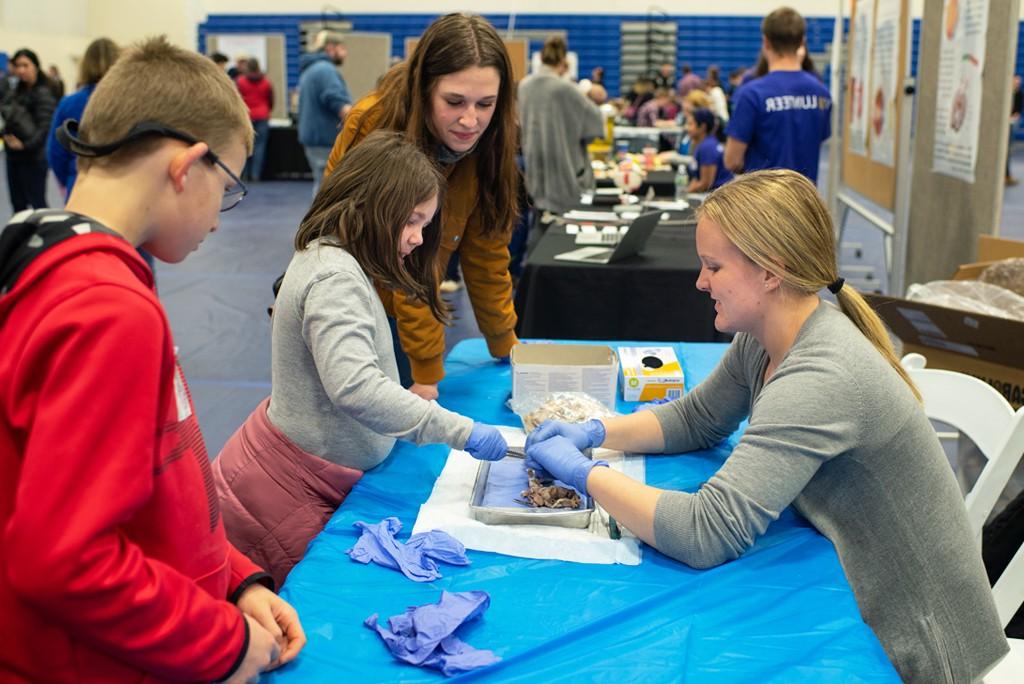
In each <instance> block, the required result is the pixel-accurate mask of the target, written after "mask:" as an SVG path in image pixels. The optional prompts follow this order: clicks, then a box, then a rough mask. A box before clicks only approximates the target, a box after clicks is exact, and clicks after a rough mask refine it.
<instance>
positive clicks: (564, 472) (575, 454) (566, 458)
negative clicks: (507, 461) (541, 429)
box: [526, 435, 608, 494]
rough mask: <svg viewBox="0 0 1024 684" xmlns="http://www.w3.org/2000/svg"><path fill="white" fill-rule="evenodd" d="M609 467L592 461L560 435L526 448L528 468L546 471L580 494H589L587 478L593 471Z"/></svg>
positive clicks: (601, 462) (604, 462) (602, 462)
mask: <svg viewBox="0 0 1024 684" xmlns="http://www.w3.org/2000/svg"><path fill="white" fill-rule="evenodd" d="M607 465H608V462H607V461H592V460H590V459H589V458H587V457H586V456H584V455H583V454H581V453H580V450H579V449H577V448H576V446H575V445H574V444H573V443H572V442H570V441H569V440H568V439H566V438H565V437H562V436H560V435H555V436H554V437H550V438H548V439H546V440H544V441H543V442H539V443H537V444H534V445H533V446H529V445H527V447H526V467H527V468H533V469H537V468H540V469H541V470H546V471H547V472H548V473H550V474H551V475H552V476H553V477H554V478H555V479H556V480H561V481H562V482H564V483H565V484H567V485H569V486H570V487H572V488H573V489H575V490H576V491H577V492H579V493H580V494H588V492H587V476H588V475H589V474H590V471H591V469H593V467H594V466H607Z"/></svg>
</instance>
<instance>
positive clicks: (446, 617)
mask: <svg viewBox="0 0 1024 684" xmlns="http://www.w3.org/2000/svg"><path fill="white" fill-rule="evenodd" d="M490 604H491V597H490V596H489V595H488V594H487V592H485V591H456V592H449V591H443V590H442V591H441V599H440V600H439V601H438V602H437V603H429V604H427V605H425V606H412V607H410V608H407V609H406V611H405V612H404V613H402V614H401V615H395V616H393V617H390V618H388V627H390V629H388V628H385V627H382V626H381V625H379V624H377V614H376V613H374V614H373V615H371V616H370V617H368V618H366V620H365V621H364V622H363V624H364V625H366V626H367V627H369V628H370V629H372V630H374V631H375V632H377V634H378V635H379V636H380V638H381V639H383V640H384V644H385V645H386V646H387V648H388V650H389V651H391V654H392V655H393V656H394V657H395V658H397V659H398V660H401V661H403V662H406V663H409V664H410V665H417V666H419V667H431V668H434V669H437V670H440V671H441V672H443V673H444V674H445V675H446V676H448V677H451V676H454V675H456V674H459V673H460V672H468V671H469V670H475V669H476V668H479V667H486V666H487V665H490V664H492V663H496V662H498V661H499V660H501V658H499V657H498V656H496V655H494V653H493V652H492V651H488V650H484V649H477V648H473V647H472V646H470V645H469V644H467V643H466V642H464V641H462V640H461V639H459V638H458V637H457V636H455V630H456V629H458V628H459V627H460V626H461V625H463V624H465V623H467V622H470V621H471V620H474V619H476V618H478V617H479V616H481V615H483V613H484V611H486V610H487V608H488V606H490Z"/></svg>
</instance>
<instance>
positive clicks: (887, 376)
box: [526, 170, 1008, 684]
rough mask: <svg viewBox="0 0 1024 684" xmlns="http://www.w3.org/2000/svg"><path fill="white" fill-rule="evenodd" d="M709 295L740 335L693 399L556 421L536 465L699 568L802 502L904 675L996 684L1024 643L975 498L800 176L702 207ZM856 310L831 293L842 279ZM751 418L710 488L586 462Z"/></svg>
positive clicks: (741, 187)
mask: <svg viewBox="0 0 1024 684" xmlns="http://www.w3.org/2000/svg"><path fill="white" fill-rule="evenodd" d="M697 216H698V223H697V253H698V256H699V257H700V260H701V264H702V268H701V273H700V276H699V277H698V279H697V288H698V289H700V290H702V291H704V292H707V293H708V294H709V295H710V296H711V298H712V299H714V300H715V311H716V312H717V317H716V319H715V327H716V328H717V329H718V330H720V331H723V332H735V333H737V335H736V338H735V339H734V341H733V343H732V345H731V346H730V347H729V349H728V350H727V351H726V353H725V356H724V357H723V358H722V361H721V363H720V364H719V365H718V367H717V368H716V369H715V370H714V371H713V372H712V374H711V375H710V376H709V377H708V378H707V380H705V381H704V382H703V383H701V384H700V385H699V386H697V387H696V388H694V390H693V391H692V392H690V393H689V394H687V395H686V396H685V397H683V398H682V399H680V400H676V401H672V402H669V403H667V404H664V405H662V406H655V407H652V408H651V409H650V410H646V411H638V412H636V413H634V414H632V415H628V416H619V417H615V418H609V419H605V420H603V421H601V420H592V421H588V422H587V423H582V424H579V425H573V424H567V423H557V422H549V423H546V424H544V425H541V426H540V427H538V428H537V429H536V430H535V431H534V432H533V433H531V435H530V437H529V438H528V439H527V442H526V452H527V465H537V466H540V467H542V468H543V469H545V470H547V471H549V472H550V473H551V474H552V475H554V476H555V477H557V478H558V479H560V480H562V481H564V482H566V483H568V484H571V485H573V486H574V487H576V488H577V489H578V490H579V491H581V492H589V493H590V495H591V496H593V497H594V498H595V499H596V501H597V502H598V503H600V504H601V505H602V506H603V507H604V508H605V509H606V510H607V511H608V513H609V514H610V515H612V516H614V517H615V519H616V520H618V521H619V523H620V524H624V525H625V526H626V527H628V528H629V529H630V530H632V531H633V532H634V533H636V534H637V535H638V536H639V537H640V538H642V539H643V540H644V541H646V542H647V543H649V544H651V545H652V546H655V547H656V548H658V549H659V550H661V551H662V552H664V553H665V554H667V555H669V556H671V557H673V558H675V559H677V560H679V561H682V562H683V563H686V564H687V565H691V566H693V567H696V568H709V567H713V566H715V565H718V564H720V563H724V562H726V561H729V560H732V559H734V558H737V557H738V556H740V555H741V554H743V553H744V552H745V551H746V550H747V549H749V548H750V547H751V546H752V545H753V544H754V541H755V540H756V539H757V537H759V536H760V535H761V534H763V533H764V531H765V529H766V528H767V527H768V525H769V524H770V523H771V522H772V521H773V520H775V519H777V518H778V517H779V514H780V513H781V512H782V510H783V509H784V508H785V507H786V506H789V505H790V504H792V505H793V506H794V507H795V508H796V509H797V510H798V511H799V512H800V513H801V514H803V515H804V517H806V518H807V520H808V521H809V522H810V523H811V524H812V525H814V527H815V528H817V529H818V531H820V532H821V533H822V534H823V535H825V536H826V537H827V538H828V539H829V540H831V541H832V543H833V544H834V545H835V548H836V552H837V553H838V554H839V560H840V562H841V563H842V566H843V570H844V571H845V573H846V578H847V580H848V581H849V582H850V586H851V587H852V589H853V593H854V596H855V597H856V599H857V604H858V606H859V608H860V611H861V615H862V616H863V617H864V621H865V622H867V624H868V625H870V626H871V628H872V629H873V630H874V632H875V634H876V635H877V636H878V639H879V641H880V642H881V644H882V646H883V647H884V648H885V650H886V653H887V654H888V655H889V658H890V659H891V660H892V662H893V664H894V665H895V667H896V669H897V670H898V671H899V673H900V676H901V677H903V678H904V679H905V680H907V681H915V682H927V683H929V684H931V683H932V682H952V681H956V682H968V681H975V680H977V679H979V678H980V677H981V676H982V675H983V674H984V673H985V672H986V671H987V670H988V669H989V668H990V667H991V666H992V665H993V664H995V663H996V662H997V661H998V660H999V658H1000V657H1002V656H1003V654H1005V653H1006V652H1007V650H1008V647H1007V643H1006V639H1005V638H1004V637H1003V630H1002V628H1001V627H1000V623H999V618H998V616H997V614H996V608H995V604H994V602H993V599H992V592H991V589H990V588H989V584H988V581H987V579H986V576H985V569H984V567H983V565H982V562H981V557H980V554H979V550H978V547H977V546H976V545H975V543H974V541H973V538H972V535H971V530H970V526H969V524H968V522H967V514H966V510H965V508H964V503H963V498H962V496H961V494H960V489H959V487H958V486H957V483H956V480H955V479H954V477H953V473H952V471H951V469H950V468H949V464H948V463H947V461H946V457H945V455H944V453H943V450H942V446H941V445H940V444H939V441H938V438H937V436H936V434H935V430H934V429H933V428H932V426H931V424H930V423H929V421H928V418H927V417H926V416H925V414H924V411H923V409H922V408H921V405H920V402H919V397H918V394H917V390H916V389H915V388H914V387H913V384H912V383H911V381H910V378H909V377H908V376H907V373H906V371H905V370H904V369H903V368H902V366H901V365H900V363H899V361H898V359H897V358H896V355H895V353H894V352H893V348H892V344H891V342H890V341H889V338H888V336H887V334H886V331H885V328H884V327H883V326H882V323H881V321H880V320H879V318H878V316H877V314H875V312H874V311H873V310H872V309H871V308H870V307H869V306H868V305H867V304H866V303H865V301H864V300H863V298H862V297H861V296H860V294H858V293H857V291H856V290H854V289H853V288H852V287H850V286H848V285H845V284H844V281H843V279H842V278H840V277H839V275H838V272H837V271H838V269H837V266H836V259H835V254H836V251H835V241H834V237H833V232H832V220H831V218H830V217H829V214H828V210H827V209H826V207H825V205H824V203H823V202H822V201H821V198H820V197H819V196H818V193H817V190H816V189H815V187H814V185H813V183H811V181H809V180H807V178H805V177H804V176H802V175H800V174H798V173H796V172H795V171H788V170H771V171H760V172H752V173H749V174H744V175H742V176H739V177H737V178H736V179H735V180H733V181H732V182H731V183H727V184H726V185H724V186H722V187H721V188H719V189H718V190H716V191H714V192H713V193H712V194H711V195H710V196H709V197H708V198H707V199H706V200H705V201H704V203H703V204H702V205H701V207H700V208H699V209H698V214H697ZM826 287H827V288H828V289H829V291H831V292H832V293H834V294H835V295H836V299H837V300H838V303H839V307H838V308H836V307H835V306H833V305H831V304H828V303H826V302H823V301H821V300H820V299H819V296H818V292H819V291H820V290H822V289H824V288H826ZM746 418H749V421H750V422H749V425H748V426H747V428H746V430H745V431H744V433H743V436H742V437H741V438H740V440H739V443H738V444H737V445H736V447H735V448H734V449H733V451H732V454H731V455H730V456H729V458H728V459H727V460H726V461H725V463H724V464H723V465H722V467H721V468H720V469H719V471H718V472H717V473H716V474H715V475H714V476H712V477H711V479H710V480H708V481H707V482H706V483H704V485H703V486H702V487H701V488H700V490H699V491H697V492H696V493H693V494H691V493H687V492H678V491H666V490H661V489H657V488H654V487H649V486H647V485H645V484H643V483H641V482H637V481H635V480H632V479H630V478H629V477H627V476H625V475H623V474H622V473H619V472H616V471H613V470H612V469H610V468H607V467H595V466H599V465H600V463H595V462H594V461H591V460H590V459H588V458H586V457H585V456H583V454H582V453H581V450H582V449H586V448H592V447H597V446H604V447H607V448H610V449H620V450H623V451H631V452H637V453H662V452H665V453H679V452H684V451H691V450H694V449H704V448H708V447H710V446H712V445H714V444H716V443H718V442H719V441H721V440H722V439H724V438H726V437H728V436H729V435H730V434H732V433H733V432H734V431H735V430H736V428H737V427H738V426H739V424H740V423H741V421H743V420H744V419H746Z"/></svg>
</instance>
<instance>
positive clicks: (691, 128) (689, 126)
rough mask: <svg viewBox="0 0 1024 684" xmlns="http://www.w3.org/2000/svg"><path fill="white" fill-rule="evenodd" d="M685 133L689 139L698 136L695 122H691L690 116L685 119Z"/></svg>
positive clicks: (698, 132)
mask: <svg viewBox="0 0 1024 684" xmlns="http://www.w3.org/2000/svg"><path fill="white" fill-rule="evenodd" d="M686 133H687V135H689V136H690V138H691V139H693V138H696V137H697V136H699V135H700V129H699V128H698V127H697V122H696V121H694V120H693V117H692V116H687V117H686Z"/></svg>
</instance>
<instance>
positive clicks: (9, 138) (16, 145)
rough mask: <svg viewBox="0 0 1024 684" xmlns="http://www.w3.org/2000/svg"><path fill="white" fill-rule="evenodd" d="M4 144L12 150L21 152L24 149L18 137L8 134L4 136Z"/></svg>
mask: <svg viewBox="0 0 1024 684" xmlns="http://www.w3.org/2000/svg"><path fill="white" fill-rule="evenodd" d="M4 144H5V145H7V147H9V148H11V149H12V150H23V149H25V143H23V142H21V140H19V139H18V136H16V135H12V134H10V133H8V134H7V135H5V136H4Z"/></svg>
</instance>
